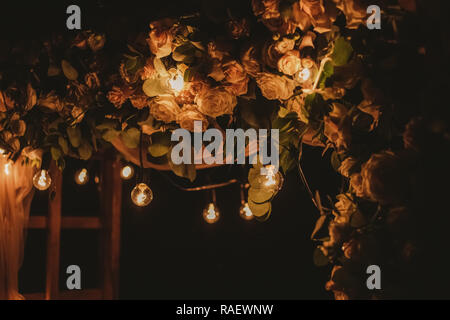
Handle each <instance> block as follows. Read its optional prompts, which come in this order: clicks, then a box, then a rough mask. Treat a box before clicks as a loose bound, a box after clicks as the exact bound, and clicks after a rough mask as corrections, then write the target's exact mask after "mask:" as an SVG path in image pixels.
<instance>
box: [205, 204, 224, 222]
mask: <svg viewBox="0 0 450 320" xmlns="http://www.w3.org/2000/svg"><path fill="white" fill-rule="evenodd" d="M219 217H220V212H219V209H218V208H217V206H216V205H215V204H214V203H212V202H211V203H210V204H208V205H207V206H206V208H205V209H204V210H203V218H204V219H205V221H206V222H208V223H209V224H213V223H216V222H217V220H219Z"/></svg>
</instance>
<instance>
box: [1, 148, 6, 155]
mask: <svg viewBox="0 0 450 320" xmlns="http://www.w3.org/2000/svg"><path fill="white" fill-rule="evenodd" d="M5 154H6V150H5V149H2V148H0V156H4V155H5Z"/></svg>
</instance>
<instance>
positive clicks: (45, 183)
mask: <svg viewBox="0 0 450 320" xmlns="http://www.w3.org/2000/svg"><path fill="white" fill-rule="evenodd" d="M51 184H52V178H51V177H50V175H49V174H48V171H47V170H40V171H38V172H36V174H35V175H34V177H33V185H34V187H35V188H36V189H38V190H41V191H44V190H47V189H48V188H50V185H51Z"/></svg>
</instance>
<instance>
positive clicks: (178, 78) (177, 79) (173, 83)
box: [169, 72, 184, 94]
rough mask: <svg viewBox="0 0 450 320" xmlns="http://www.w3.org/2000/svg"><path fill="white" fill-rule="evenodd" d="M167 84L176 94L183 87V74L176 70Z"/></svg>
mask: <svg viewBox="0 0 450 320" xmlns="http://www.w3.org/2000/svg"><path fill="white" fill-rule="evenodd" d="M169 85H170V87H171V88H172V90H173V91H175V93H176V94H178V93H179V92H180V91H181V90H183V88H184V79H183V76H182V75H181V74H180V73H178V72H177V74H176V75H175V76H174V77H173V78H171V79H169Z"/></svg>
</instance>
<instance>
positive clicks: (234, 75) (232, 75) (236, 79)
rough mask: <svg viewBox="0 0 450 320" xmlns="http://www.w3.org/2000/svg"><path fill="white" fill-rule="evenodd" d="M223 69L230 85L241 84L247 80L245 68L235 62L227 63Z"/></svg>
mask: <svg viewBox="0 0 450 320" xmlns="http://www.w3.org/2000/svg"><path fill="white" fill-rule="evenodd" d="M223 69H224V74H225V81H226V82H228V83H232V84H235V83H241V82H242V81H245V80H246V79H247V73H246V72H245V69H244V67H243V66H242V65H241V64H239V63H238V62H237V61H235V60H233V61H230V62H227V63H225V64H224V65H223Z"/></svg>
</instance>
